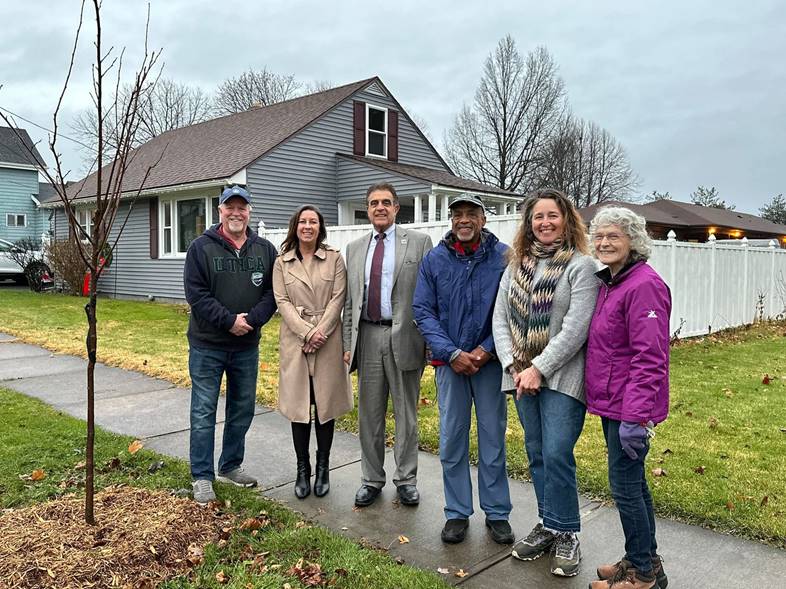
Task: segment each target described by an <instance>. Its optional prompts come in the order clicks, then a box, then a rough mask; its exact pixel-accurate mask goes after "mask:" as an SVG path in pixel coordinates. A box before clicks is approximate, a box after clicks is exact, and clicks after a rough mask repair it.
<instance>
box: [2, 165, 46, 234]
mask: <svg viewBox="0 0 786 589" xmlns="http://www.w3.org/2000/svg"><path fill="white" fill-rule="evenodd" d="M37 194H38V171H37V170H17V169H13V168H0V238H3V239H7V240H8V241H16V240H17V239H23V238H31V239H35V240H39V239H41V231H42V230H43V222H42V217H43V215H44V214H45V213H43V212H42V211H41V210H39V209H38V208H37V207H36V206H35V203H34V202H33V199H32V196H33V195H37ZM9 213H11V214H14V215H27V226H26V227H9V226H8V225H7V224H6V215H7V214H9Z"/></svg>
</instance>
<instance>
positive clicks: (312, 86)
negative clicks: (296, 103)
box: [303, 80, 336, 94]
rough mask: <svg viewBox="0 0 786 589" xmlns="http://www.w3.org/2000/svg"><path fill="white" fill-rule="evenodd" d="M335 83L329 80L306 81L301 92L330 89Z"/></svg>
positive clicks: (314, 92) (313, 92)
mask: <svg viewBox="0 0 786 589" xmlns="http://www.w3.org/2000/svg"><path fill="white" fill-rule="evenodd" d="M335 87H336V85H335V84H334V83H333V82H331V81H330V80H314V81H313V82H306V85H305V86H303V94H316V93H317V92H324V91H325V90H332V89H333V88H335Z"/></svg>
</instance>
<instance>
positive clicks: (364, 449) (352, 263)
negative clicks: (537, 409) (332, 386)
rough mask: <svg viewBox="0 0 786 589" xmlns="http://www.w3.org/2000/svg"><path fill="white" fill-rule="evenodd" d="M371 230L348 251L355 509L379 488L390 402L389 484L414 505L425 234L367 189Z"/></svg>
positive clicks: (384, 195) (384, 187)
mask: <svg viewBox="0 0 786 589" xmlns="http://www.w3.org/2000/svg"><path fill="white" fill-rule="evenodd" d="M366 203H367V205H368V218H369V220H370V221H371V224H372V225H373V226H374V230H373V231H372V232H371V233H370V234H368V235H364V236H363V237H361V238H360V239H356V240H355V241H353V242H351V243H350V244H349V245H348V246H347V298H346V303H345V305H344V361H345V362H346V363H347V364H348V365H349V367H350V368H349V369H350V372H351V371H353V370H355V369H356V368H357V371H358V420H359V428H360V458H361V459H360V463H361V468H362V485H361V487H360V489H358V492H357V493H356V495H355V505H358V506H360V507H365V506H367V505H371V504H372V503H373V502H374V501H375V500H376V498H377V497H378V496H379V493H380V491H381V490H382V487H383V486H384V485H385V469H384V464H385V414H386V412H387V405H388V394H390V396H391V397H392V398H393V413H394V416H395V420H396V440H395V444H394V447H393V456H394V458H395V460H396V474H395V476H394V477H393V482H394V483H395V485H396V489H397V492H398V496H399V500H400V502H401V503H402V504H403V505H417V504H418V503H419V502H420V495H419V493H418V490H417V486H416V485H417V470H418V396H419V394H420V377H421V376H422V374H423V367H424V365H425V344H424V343H423V338H422V337H421V335H420V333H419V332H418V330H417V327H416V326H415V321H414V319H413V316H412V295H413V294H414V292H415V284H416V282H417V278H418V266H419V265H420V261H421V260H422V259H423V256H424V255H425V254H426V252H428V251H429V250H430V249H431V238H430V237H429V236H428V235H426V234H425V233H419V232H417V231H411V230H406V229H403V228H402V227H397V226H396V215H397V214H398V211H399V202H398V196H397V195H396V189H395V188H394V187H393V186H392V185H391V184H387V183H382V184H374V185H373V186H370V187H369V189H368V190H367V191H366Z"/></svg>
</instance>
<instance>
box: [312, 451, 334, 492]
mask: <svg viewBox="0 0 786 589" xmlns="http://www.w3.org/2000/svg"><path fill="white" fill-rule="evenodd" d="M328 491H330V453H329V452H319V451H317V476H316V479H314V495H316V496H317V497H324V496H325V495H327V494H328Z"/></svg>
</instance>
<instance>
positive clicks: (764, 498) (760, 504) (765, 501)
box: [759, 495, 770, 507]
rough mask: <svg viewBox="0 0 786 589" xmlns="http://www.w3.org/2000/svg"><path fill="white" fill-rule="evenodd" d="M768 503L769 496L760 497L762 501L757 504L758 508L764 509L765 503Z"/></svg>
mask: <svg viewBox="0 0 786 589" xmlns="http://www.w3.org/2000/svg"><path fill="white" fill-rule="evenodd" d="M769 502H770V498H769V496H768V495H765V496H764V497H762V499H761V503H759V507H764V506H765V505H767V503H769Z"/></svg>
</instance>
